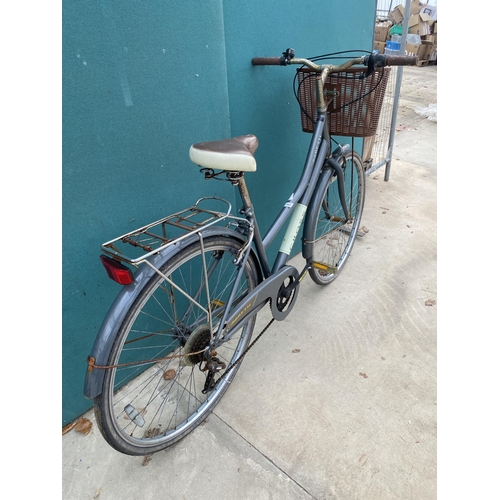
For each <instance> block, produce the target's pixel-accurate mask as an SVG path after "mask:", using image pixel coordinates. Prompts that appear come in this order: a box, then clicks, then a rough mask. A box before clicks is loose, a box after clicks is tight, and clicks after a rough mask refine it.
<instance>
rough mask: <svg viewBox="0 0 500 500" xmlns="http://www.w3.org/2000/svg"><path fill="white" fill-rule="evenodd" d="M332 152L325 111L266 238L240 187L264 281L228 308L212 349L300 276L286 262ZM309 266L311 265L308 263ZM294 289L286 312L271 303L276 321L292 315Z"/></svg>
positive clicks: (320, 116) (294, 296)
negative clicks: (271, 252) (273, 252)
mask: <svg viewBox="0 0 500 500" xmlns="http://www.w3.org/2000/svg"><path fill="white" fill-rule="evenodd" d="M329 152H330V134H329V133H328V130H327V125H326V111H322V110H318V117H317V122H316V125H315V128H314V131H313V135H312V139H311V144H310V146H309V151H308V154H307V157H306V161H305V164H304V168H303V171H302V175H301V178H300V180H299V182H298V184H297V187H296V189H295V191H294V192H293V193H292V195H291V196H290V197H289V198H288V200H287V202H286V203H285V205H284V206H283V208H282V209H281V211H280V213H279V214H278V216H277V218H276V219H275V221H274V222H273V223H272V225H271V227H270V228H269V229H268V231H267V233H266V235H265V236H264V238H262V237H261V235H260V231H259V229H258V225H257V221H256V220H255V216H254V212H253V206H252V203H251V201H250V196H249V194H248V192H247V190H246V186H245V185H244V184H243V185H242V186H239V187H240V194H241V197H242V200H243V203H244V207H243V211H244V213H245V214H246V216H247V219H248V220H249V222H250V223H251V224H252V225H253V227H254V238H253V243H254V245H255V249H256V253H257V256H258V260H259V262H260V264H261V267H262V271H263V275H264V278H265V279H264V281H263V282H261V283H260V284H259V285H257V286H256V287H255V289H254V290H252V292H251V293H250V294H249V295H248V296H247V297H245V298H243V299H242V300H241V301H239V303H238V304H237V306H236V307H235V308H234V309H232V310H230V307H227V308H226V309H225V312H224V315H223V317H222V320H221V322H220V326H219V331H218V332H217V334H216V336H215V344H214V345H213V347H215V348H216V347H217V346H218V345H220V344H222V343H223V342H226V341H227V340H228V339H230V338H231V336H232V334H233V333H234V332H236V331H237V330H238V329H239V328H240V326H241V325H242V324H243V323H244V322H246V321H248V319H249V318H250V317H251V316H253V315H255V314H256V313H257V312H258V311H259V310H260V309H261V308H262V307H263V306H264V304H265V303H266V302H267V301H268V299H276V298H277V297H278V294H279V290H280V288H281V287H282V286H283V285H284V282H285V280H286V279H287V278H290V277H293V279H294V280H297V279H298V277H299V273H298V272H297V270H296V269H295V268H294V267H292V266H287V265H286V261H287V259H288V257H289V255H290V253H291V250H292V247H293V244H294V242H295V239H296V237H297V234H298V231H299V229H300V226H301V224H302V220H303V219H304V216H305V214H306V212H307V208H308V206H309V202H310V201H311V198H312V196H313V194H314V190H315V188H316V184H317V182H318V179H319V176H320V174H321V171H322V169H323V167H324V166H325V160H326V159H327V157H328V154H329ZM329 168H331V167H329ZM290 215H291V219H290V221H289V224H288V228H287V230H286V233H285V236H284V238H283V243H282V245H281V247H280V250H279V252H278V254H277V256H276V260H275V262H274V265H273V269H272V271H270V269H269V261H268V259H267V255H266V249H267V248H268V247H269V245H270V244H271V243H272V241H273V240H274V238H275V237H276V235H277V234H278V232H279V231H280V230H281V228H282V227H283V225H284V224H285V222H286V221H287V220H288V218H289V217H290ZM304 257H306V262H307V261H308V260H309V258H310V256H304ZM308 257H309V258H308ZM307 264H309V262H307ZM242 274H243V266H241V268H240V270H239V274H238V276H237V277H236V280H235V284H234V286H233V293H232V294H231V295H230V298H229V300H228V303H229V304H230V303H231V302H232V300H233V299H234V292H235V291H236V285H237V283H238V282H239V280H240V278H241V276H242ZM295 288H296V290H295V293H294V294H293V296H292V298H291V301H290V303H289V304H288V305H287V308H286V310H285V311H280V310H279V309H278V308H277V305H276V301H275V300H272V301H271V311H272V314H273V317H274V318H275V319H277V320H279V321H281V320H284V319H285V318H286V317H287V315H288V314H289V313H290V311H291V309H292V307H293V305H294V303H295V300H296V299H297V292H298V283H297V284H296V285H295Z"/></svg>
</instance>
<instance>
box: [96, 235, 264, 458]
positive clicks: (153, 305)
mask: <svg viewBox="0 0 500 500" xmlns="http://www.w3.org/2000/svg"><path fill="white" fill-rule="evenodd" d="M241 246H242V243H241V242H239V241H237V240H235V239H233V238H228V237H223V236H213V237H208V238H206V239H205V240H203V245H201V243H200V242H196V243H193V244H191V245H190V246H188V247H186V248H185V249H183V250H182V251H180V252H179V253H178V254H177V255H175V256H174V257H173V258H172V259H170V260H169V261H167V262H166V263H165V265H164V266H163V267H162V268H161V269H160V271H161V273H162V275H163V276H161V275H160V274H155V275H154V276H153V277H152V278H151V279H150V280H149V282H148V283H146V285H145V286H144V288H143V290H142V291H141V292H140V293H139V295H138V297H137V299H136V300H135V302H134V303H133V305H132V306H131V308H130V310H129V311H128V313H127V314H126V316H125V319H124V320H123V323H122V325H121V327H120V329H119V331H118V335H117V337H116V340H115V342H114V345H113V348H112V350H111V353H110V356H109V359H108V363H107V365H108V367H107V368H106V372H105V376H104V382H103V390H102V393H101V394H100V395H99V396H98V397H97V398H96V399H95V400H94V411H95V415H96V420H97V423H98V426H99V429H100V431H101V433H102V435H103V436H104V438H105V439H106V440H107V442H108V443H109V444H110V445H111V446H112V447H113V448H115V449H116V450H118V451H120V452H122V453H125V454H129V455H149V454H151V453H155V452H158V451H160V450H162V449H164V448H167V447H168V446H170V445H172V444H174V443H175V442H177V441H178V440H180V439H181V438H183V437H184V436H185V435H186V434H188V433H189V432H191V431H192V430H193V429H194V428H195V427H196V426H197V425H199V424H200V423H201V422H203V421H204V420H205V419H206V417H207V416H208V414H209V413H210V412H211V411H212V409H213V408H214V406H215V405H216V404H217V402H218V401H219V400H220V398H221V397H222V395H223V394H224V393H225V391H226V390H227V389H228V387H229V385H230V383H231V381H232V379H233V378H234V376H235V375H236V372H237V371H238V368H239V365H240V363H237V364H236V365H235V367H234V368H233V369H232V370H231V371H229V372H228V373H227V376H225V377H224V378H223V379H222V380H220V383H218V384H217V385H216V386H215V388H213V390H211V391H207V390H206V384H207V371H202V370H203V369H204V368H206V364H205V367H204V361H203V354H202V353H203V351H204V350H205V349H206V348H207V346H208V345H209V343H210V341H211V338H212V336H213V335H214V334H215V333H216V332H217V328H218V326H219V323H220V320H221V318H222V316H223V313H224V310H225V307H226V304H227V301H228V297H229V294H230V292H231V290H232V287H233V284H234V283H235V281H236V277H237V273H238V270H239V267H237V266H236V265H235V264H234V259H235V256H236V254H237V252H238V250H240V248H241ZM259 276H260V274H259V268H258V265H257V263H256V262H255V260H254V259H253V258H252V255H250V256H249V258H248V260H247V261H246V264H245V267H244V272H243V275H242V278H241V280H240V281H239V283H238V284H237V288H236V296H235V301H237V300H238V299H241V298H242V297H244V296H245V295H246V294H247V293H249V292H250V291H251V290H252V289H253V288H254V287H255V286H256V285H257V284H258V282H259V279H260V278H259ZM165 278H168V279H165ZM254 324H255V316H254V317H252V318H251V319H249V320H248V321H247V322H246V323H245V324H244V325H243V326H242V328H241V329H240V330H239V331H237V332H236V333H234V335H232V336H231V338H230V340H228V341H226V342H225V343H223V344H222V345H220V346H219V347H217V354H216V356H217V360H218V361H220V363H221V364H223V365H224V366H225V368H227V367H229V366H230V365H231V363H234V362H235V361H236V360H237V359H238V358H239V356H240V355H241V354H242V352H243V351H244V350H245V349H246V347H247V346H248V344H249V342H250V338H251V336H252V331H253V328H254ZM224 373H225V370H224V369H222V370H221V371H219V372H217V375H216V377H217V380H218V377H219V376H222V375H223V374H224Z"/></svg>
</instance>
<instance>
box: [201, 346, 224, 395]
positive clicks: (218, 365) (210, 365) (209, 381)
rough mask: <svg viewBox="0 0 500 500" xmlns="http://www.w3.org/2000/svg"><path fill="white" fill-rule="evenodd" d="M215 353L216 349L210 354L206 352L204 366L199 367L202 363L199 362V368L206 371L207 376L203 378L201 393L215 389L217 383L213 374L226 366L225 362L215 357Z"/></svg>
mask: <svg viewBox="0 0 500 500" xmlns="http://www.w3.org/2000/svg"><path fill="white" fill-rule="evenodd" d="M212 354H213V355H212ZM216 354H217V352H216V351H212V352H211V353H210V354H208V356H207V360H206V363H205V366H204V367H203V368H201V365H202V364H203V363H200V370H201V371H203V372H208V373H207V378H206V379H205V386H204V387H203V390H202V391H201V392H202V393H203V394H207V393H209V392H212V391H213V390H214V389H215V386H216V385H217V380H215V374H216V373H218V372H220V371H222V370H224V369H225V368H226V364H225V363H223V362H222V361H221V360H220V359H219V358H217V357H215V355H216Z"/></svg>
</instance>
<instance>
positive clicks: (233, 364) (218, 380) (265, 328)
mask: <svg viewBox="0 0 500 500" xmlns="http://www.w3.org/2000/svg"><path fill="white" fill-rule="evenodd" d="M268 302H269V304H270V303H271V299H268ZM287 303H288V301H287ZM285 305H286V304H285ZM274 320H275V318H271V320H270V321H269V323H268V324H267V325H266V326H265V327H264V329H263V330H262V331H261V332H260V333H259V335H257V337H255V339H254V340H253V342H252V343H251V344H250V345H249V346H248V347H247V348H246V349H245V350H244V351H243V352H242V353H241V354H240V356H239V357H238V359H237V360H236V361H233V362H232V363H231V364H230V365H229V366H228V367H227V368H226V371H225V372H224V373H223V374H222V375H221V376H220V377H219V378H218V379H217V382H216V383H215V385H214V387H213V389H215V387H216V386H217V385H218V384H219V382H220V381H221V380H222V379H223V378H225V377H226V375H227V374H228V373H229V372H230V371H231V370H232V369H233V368H234V367H235V366H236V365H237V364H238V363H240V362H241V361H242V360H243V358H244V357H245V356H246V355H247V353H248V351H250V349H251V348H252V347H253V346H254V345H255V344H256V343H257V340H259V339H260V338H261V337H262V335H264V333H266V331H267V330H268V328H269V327H270V326H271V325H272V324H273V323H274Z"/></svg>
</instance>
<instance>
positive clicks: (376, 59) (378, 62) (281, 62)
mask: <svg viewBox="0 0 500 500" xmlns="http://www.w3.org/2000/svg"><path fill="white" fill-rule="evenodd" d="M417 63H418V57H417V56H402V55H397V56H388V55H385V54H370V55H367V56H363V57H358V58H355V59H350V60H349V61H346V62H345V63H343V64H340V65H338V66H333V65H330V64H328V65H326V64H325V65H322V66H319V65H317V64H315V63H313V62H312V61H309V59H297V58H295V52H294V50H293V49H287V50H286V52H283V55H282V56H281V57H254V58H253V59H252V65H253V66H288V65H289V64H301V65H305V66H307V67H309V68H311V69H312V70H315V71H318V72H323V71H324V70H325V69H326V68H328V73H335V72H339V71H343V70H345V69H347V68H350V67H351V66H354V65H355V64H362V65H364V66H368V67H369V68H370V67H371V68H382V67H384V66H415V65H416V64H417Z"/></svg>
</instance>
